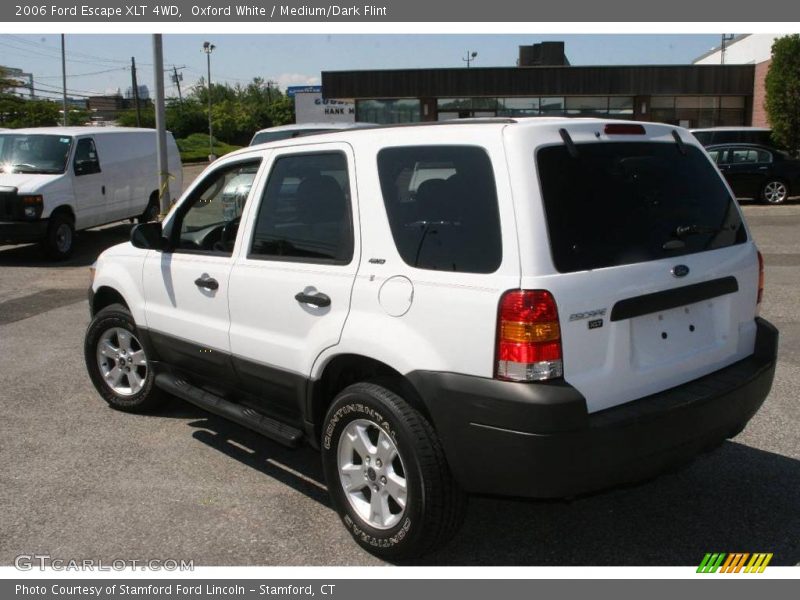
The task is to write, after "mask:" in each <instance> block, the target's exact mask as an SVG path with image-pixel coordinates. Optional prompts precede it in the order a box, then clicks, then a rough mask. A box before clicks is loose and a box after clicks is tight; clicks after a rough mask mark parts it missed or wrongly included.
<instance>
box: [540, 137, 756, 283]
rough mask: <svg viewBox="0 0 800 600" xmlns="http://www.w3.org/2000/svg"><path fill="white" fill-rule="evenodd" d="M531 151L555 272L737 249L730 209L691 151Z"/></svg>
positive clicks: (718, 183) (618, 147) (669, 147)
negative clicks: (534, 154)
mask: <svg viewBox="0 0 800 600" xmlns="http://www.w3.org/2000/svg"><path fill="white" fill-rule="evenodd" d="M576 149H577V156H570V153H569V150H568V149H567V147H566V146H550V147H546V148H542V149H541V150H539V152H538V153H537V164H538V167H539V178H540V180H541V184H542V196H543V198H544V205H545V211H546V214H547V226H548V232H549V234H550V245H551V248H552V252H553V259H554V262H555V266H556V268H557V269H558V270H559V271H561V272H562V273H565V272H572V271H582V270H586V269H599V268H603V267H613V266H617V265H625V264H631V263H637V262H643V261H649V260H658V259H662V258H671V257H676V256H681V255H684V254H691V253H693V252H702V251H704V250H712V249H716V248H724V247H726V246H731V245H733V244H740V243H743V242H744V241H745V240H746V239H747V234H746V233H745V229H744V226H743V225H742V221H741V218H740V216H739V212H738V211H737V209H736V204H735V201H734V200H733V198H731V195H730V193H729V192H728V190H727V188H726V187H725V184H724V183H723V182H722V179H721V178H720V176H719V173H718V172H717V171H716V169H715V168H714V167H713V166H712V164H711V163H710V162H709V161H708V159H707V158H706V157H705V155H704V154H703V152H702V151H701V150H700V149H699V148H697V147H696V146H690V145H685V146H683V149H684V151H685V154H683V153H682V152H681V147H679V146H678V145H677V144H673V143H651V142H644V143H627V142H614V143H592V144H576Z"/></svg>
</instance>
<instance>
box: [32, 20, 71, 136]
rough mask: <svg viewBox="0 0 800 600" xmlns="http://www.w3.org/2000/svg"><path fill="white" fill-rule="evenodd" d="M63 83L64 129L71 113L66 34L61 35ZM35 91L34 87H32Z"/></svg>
mask: <svg viewBox="0 0 800 600" xmlns="http://www.w3.org/2000/svg"><path fill="white" fill-rule="evenodd" d="M61 82H62V84H63V87H64V127H66V126H67V117H68V115H69V111H68V110H67V57H66V54H65V53H64V34H63V33H62V34H61ZM31 89H33V86H31Z"/></svg>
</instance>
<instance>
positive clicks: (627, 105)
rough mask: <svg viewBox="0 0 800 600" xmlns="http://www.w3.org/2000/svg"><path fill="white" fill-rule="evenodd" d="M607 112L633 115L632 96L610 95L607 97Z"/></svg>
mask: <svg viewBox="0 0 800 600" xmlns="http://www.w3.org/2000/svg"><path fill="white" fill-rule="evenodd" d="M608 114H610V115H631V116H632V115H633V96H612V97H611V98H609V99H608Z"/></svg>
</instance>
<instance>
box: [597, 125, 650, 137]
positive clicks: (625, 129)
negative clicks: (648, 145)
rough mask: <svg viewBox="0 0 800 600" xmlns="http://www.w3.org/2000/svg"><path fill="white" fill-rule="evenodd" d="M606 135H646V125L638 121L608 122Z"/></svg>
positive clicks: (605, 130)
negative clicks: (637, 122)
mask: <svg viewBox="0 0 800 600" xmlns="http://www.w3.org/2000/svg"><path fill="white" fill-rule="evenodd" d="M603 131H604V132H605V134H606V135H644V134H645V133H646V132H645V130H644V126H642V125H639V124H636V123H608V124H607V125H606V126H605V128H604V129H603Z"/></svg>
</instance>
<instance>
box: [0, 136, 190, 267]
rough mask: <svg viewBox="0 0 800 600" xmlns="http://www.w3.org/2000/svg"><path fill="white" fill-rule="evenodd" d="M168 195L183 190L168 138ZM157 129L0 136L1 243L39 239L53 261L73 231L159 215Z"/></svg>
mask: <svg viewBox="0 0 800 600" xmlns="http://www.w3.org/2000/svg"><path fill="white" fill-rule="evenodd" d="M167 151H168V157H169V172H170V191H171V193H172V194H174V197H178V195H179V194H180V192H181V189H182V172H181V162H180V154H179V153H178V147H177V145H176V144H175V140H174V139H173V138H172V135H171V134H169V135H168V136H167ZM158 189H159V181H158V168H157V165H156V132H155V130H153V129H133V128H117V127H38V128H32V129H16V130H13V131H6V132H2V133H0V243H11V244H19V243H27V242H41V243H42V245H43V247H44V249H45V250H46V252H47V253H48V254H49V255H50V256H51V257H52V258H55V259H63V258H67V257H68V256H69V255H70V254H71V253H72V250H73V247H74V240H75V232H76V231H80V230H82V229H87V228H89V227H96V226H98V225H104V224H106V223H111V222H113V221H119V220H122V219H128V218H138V219H139V220H140V221H141V222H145V221H149V220H152V219H153V218H155V217H156V216H158V212H159V209H160V208H159V199H158V198H159V196H158Z"/></svg>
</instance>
